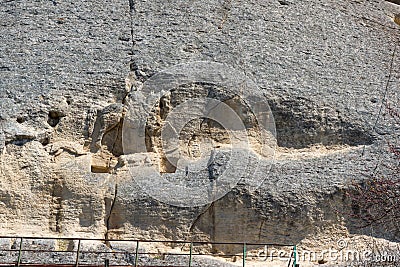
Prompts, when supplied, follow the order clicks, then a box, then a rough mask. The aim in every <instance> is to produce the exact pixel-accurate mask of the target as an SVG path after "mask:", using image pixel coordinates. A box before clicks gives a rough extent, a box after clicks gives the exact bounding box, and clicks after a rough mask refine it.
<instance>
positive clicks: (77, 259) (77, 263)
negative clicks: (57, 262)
mask: <svg viewBox="0 0 400 267" xmlns="http://www.w3.org/2000/svg"><path fill="white" fill-rule="evenodd" d="M80 250H81V240H80V239H79V240H78V249H77V250H76V261H75V267H78V266H79V253H80Z"/></svg>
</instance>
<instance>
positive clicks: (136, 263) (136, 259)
mask: <svg viewBox="0 0 400 267" xmlns="http://www.w3.org/2000/svg"><path fill="white" fill-rule="evenodd" d="M138 256H139V240H137V241H136V252H135V267H137V266H138Z"/></svg>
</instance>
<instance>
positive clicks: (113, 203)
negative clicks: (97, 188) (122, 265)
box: [105, 182, 118, 247]
mask: <svg viewBox="0 0 400 267" xmlns="http://www.w3.org/2000/svg"><path fill="white" fill-rule="evenodd" d="M117 196H118V183H117V182H116V183H115V187H114V197H113V198H112V200H111V205H110V211H109V213H108V215H107V218H106V228H107V230H106V234H105V239H106V240H107V239H109V234H110V230H111V229H112V227H111V217H112V215H113V212H114V207H115V202H116V201H117ZM106 205H107V203H106ZM106 245H107V246H109V247H111V245H110V243H109V242H108V241H106Z"/></svg>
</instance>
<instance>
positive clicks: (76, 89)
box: [0, 0, 400, 251]
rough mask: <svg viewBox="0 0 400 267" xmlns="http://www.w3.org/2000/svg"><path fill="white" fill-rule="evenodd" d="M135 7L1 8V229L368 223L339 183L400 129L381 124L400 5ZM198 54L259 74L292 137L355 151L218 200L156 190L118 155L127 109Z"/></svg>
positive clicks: (198, 229)
mask: <svg viewBox="0 0 400 267" xmlns="http://www.w3.org/2000/svg"><path fill="white" fill-rule="evenodd" d="M134 3H135V8H134V9H132V8H130V6H129V2H128V1H112V2H110V1H100V2H85V3H76V2H68V1H62V2H57V1H39V2H31V3H30V2H26V1H8V2H5V3H3V4H2V5H1V7H0V13H1V17H2V21H1V22H0V36H1V37H0V39H1V42H0V43H1V45H0V52H1V53H0V62H1V63H0V125H1V127H0V152H1V155H0V157H1V158H0V159H1V161H0V164H1V165H0V167H1V173H0V184H1V186H0V213H1V214H2V216H1V218H0V231H1V233H2V234H18V235H21V234H27V235H79V236H96V237H104V236H108V237H128V236H135V237H141V238H171V239H175V238H176V239H178V238H185V239H187V238H198V239H209V240H213V241H243V240H245V241H247V242H253V241H254V242H255V241H260V240H264V241H265V240H267V241H271V240H273V241H279V242H285V243H297V242H300V241H301V240H303V239H305V238H307V237H309V236H312V235H315V234H316V233H321V232H324V231H325V227H326V225H333V228H334V229H339V230H340V231H346V229H345V228H344V227H348V229H349V230H350V231H352V232H356V230H355V229H354V225H352V224H350V223H347V224H346V222H344V223H343V222H342V221H341V218H340V217H341V216H340V214H339V215H338V214H337V213H336V212H335V211H336V209H335V207H337V206H338V207H339V209H340V207H341V206H342V205H343V204H342V203H343V195H342V191H341V190H342V189H343V188H346V186H347V185H348V182H349V181H350V180H352V179H356V180H359V179H362V178H363V177H362V176H361V175H360V173H361V172H363V171H364V170H365V169H368V168H374V167H375V165H376V159H377V158H380V156H379V155H381V154H382V151H385V147H384V144H386V142H387V140H394V139H395V138H397V136H398V133H399V131H400V129H399V126H398V124H397V125H396V124H394V123H393V121H392V120H391V119H390V117H389V116H383V114H382V116H381V117H380V119H379V121H378V123H377V124H375V122H376V117H377V114H378V111H379V109H380V106H381V102H382V101H383V99H382V97H383V93H384V91H385V83H386V80H387V79H388V75H389V72H390V71H389V66H390V61H391V57H392V55H393V49H394V46H395V44H396V42H397V40H398V37H399V36H398V25H397V24H396V23H394V22H393V19H392V18H391V17H393V16H391V15H392V14H397V13H399V8H398V6H395V5H392V4H390V3H387V2H386V1H350V2H349V1H340V0H338V1H334V2H329V3H322V2H321V1H316V0H315V1H314V0H312V1H288V2H287V4H285V5H282V4H281V3H279V1H272V2H268V3H264V2H262V1H255V0H254V1H214V0H210V1H188V2H182V1H156V0H151V1H134ZM131 30H132V33H133V34H132V35H131ZM399 58H400V57H399V56H398V53H396V54H395V55H394V61H393V70H397V69H398V66H399V63H400V61H399ZM200 60H202V61H217V62H222V63H226V64H228V65H230V66H233V67H234V68H237V69H238V70H241V71H243V72H245V73H246V74H247V75H248V76H249V77H250V78H251V79H252V80H254V81H255V82H256V83H257V84H258V86H259V87H260V88H261V90H262V93H263V95H264V96H265V97H266V99H267V101H268V103H269V104H270V106H271V108H272V111H273V113H274V116H275V121H276V125H277V137H278V144H279V145H280V146H282V147H284V148H285V149H288V150H289V151H291V150H293V151H296V150H297V149H303V150H301V151H303V152H304V149H305V150H306V149H308V148H310V147H313V146H315V145H324V146H337V147H341V146H346V147H348V149H345V150H340V151H337V152H336V153H326V154H324V155H322V156H321V155H320V154H318V155H317V156H314V155H313V154H311V155H310V156H307V157H300V159H296V158H293V157H286V158H285V157H284V158H281V159H279V158H278V161H277V162H276V163H275V165H274V167H273V169H272V170H271V171H270V172H269V173H268V176H267V179H266V180H265V182H264V184H263V185H262V187H261V188H260V189H259V190H258V191H257V192H255V193H252V194H250V193H249V192H248V191H246V190H245V189H244V188H246V183H243V184H239V186H238V188H237V189H235V190H234V191H232V192H231V193H230V194H228V195H227V196H226V197H224V198H222V199H220V200H218V201H217V202H215V203H214V204H212V206H205V207H201V208H177V207H172V206H168V205H165V204H163V203H160V202H158V201H156V200H154V199H152V198H150V197H149V196H148V195H147V194H146V193H145V192H143V190H141V188H140V187H138V185H137V184H136V183H135V182H134V180H133V179H132V177H130V173H129V171H128V169H127V166H126V162H125V161H124V156H123V155H122V153H121V152H122V151H121V147H120V144H119V142H120V141H118V140H120V139H119V138H120V137H119V130H118V129H120V127H121V125H120V124H121V121H122V119H123V113H124V107H126V106H129V105H130V104H132V103H135V92H138V93H140V89H141V86H142V84H143V82H145V81H146V80H147V79H148V78H149V77H150V76H152V75H154V73H156V72H158V71H161V70H163V69H165V68H168V67H171V66H172V65H175V64H178V63H187V62H189V61H200ZM129 67H130V68H129ZM129 71H131V72H130V73H129ZM128 75H129V76H128ZM127 76H128V78H127V79H126V77H127ZM399 78H400V77H399V73H398V71H393V72H392V73H391V80H390V82H389V84H388V91H387V92H388V94H387V99H389V101H390V102H391V103H394V104H398V101H399V95H398V90H397V88H398V87H399V80H400V79H399ZM125 79H126V81H125ZM189 92H190V91H189ZM128 93H130V94H129V95H127V94H128ZM184 93H185V90H183V93H182V95H179V94H176V95H175V96H174V92H171V93H170V94H171V96H168V97H166V98H164V99H162V100H161V103H162V105H161V106H159V107H156V108H159V109H160V110H163V112H161V113H160V116H159V117H160V118H157V119H156V120H154V121H152V119H151V118H149V124H148V126H149V129H157V128H156V127H153V126H154V125H155V124H156V123H157V120H158V119H163V118H164V117H163V116H165V115H163V114H166V113H167V112H166V110H168V109H169V108H171V106H173V105H174V104H173V103H174V101H181V100H182V99H183V98H184V96H183V95H184ZM169 97H170V98H169ZM190 97H193V95H191V96H190ZM124 105H125V106H124ZM383 113H384V112H383ZM96 125H97V126H96ZM188 132H190V131H188ZM149 133H150V137H151V138H153V139H154V140H155V139H156V137H157V136H158V133H156V132H151V131H150V132H149ZM217 137H218V138H219V139H220V140H221V139H223V137H224V134H223V133H221V135H218V136H217ZM114 138H115V139H114ZM151 138H150V139H151ZM2 140H3V141H2ZM150 147H151V145H150ZM145 150H147V148H146V147H145ZM363 151H364V152H363ZM141 152H145V151H141ZM148 152H153V153H154V152H156V151H152V150H150V151H148ZM310 153H313V152H310ZM380 159H382V158H380ZM93 166H94V168H92V167H93ZM243 167H244V168H246V167H249V166H243ZM220 168H223V166H220ZM91 170H94V173H92V172H91ZM102 172H104V173H102ZM207 175H208V174H207ZM256 175H259V176H260V177H262V178H264V176H265V175H266V174H265V172H264V173H263V172H262V171H260V172H258V173H257V174H256ZM326 231H327V232H328V233H329V232H330V230H329V229H328V230H326ZM335 231H336V230H335ZM335 231H333V230H332V232H335ZM375 234H376V235H378V236H384V237H387V238H391V239H396V238H397V237H396V236H392V235H390V234H389V233H381V232H379V229H378V230H376V231H375ZM385 235H386V236H385ZM216 249H217V248H216ZM219 249H222V250H225V251H230V250H232V248H219Z"/></svg>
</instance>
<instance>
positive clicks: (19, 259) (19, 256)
mask: <svg viewBox="0 0 400 267" xmlns="http://www.w3.org/2000/svg"><path fill="white" fill-rule="evenodd" d="M21 256H22V237H21V238H20V240H19V251H18V259H17V267H19V266H20V265H21Z"/></svg>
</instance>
